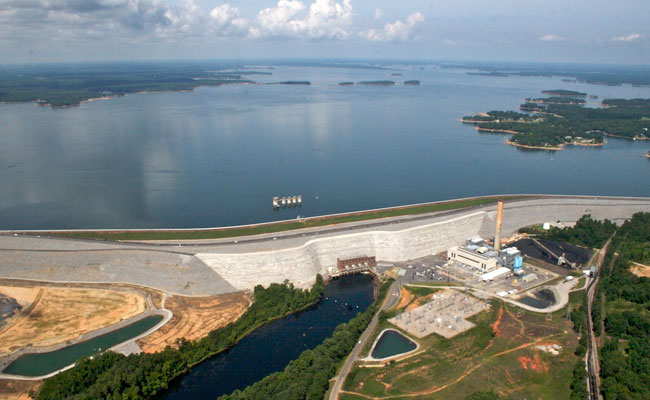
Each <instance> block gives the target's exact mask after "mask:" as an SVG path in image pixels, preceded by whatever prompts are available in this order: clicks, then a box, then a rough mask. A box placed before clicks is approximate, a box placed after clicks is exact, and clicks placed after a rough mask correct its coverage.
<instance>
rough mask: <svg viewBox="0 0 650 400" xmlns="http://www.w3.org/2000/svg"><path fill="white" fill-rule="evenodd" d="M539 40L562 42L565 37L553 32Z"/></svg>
mask: <svg viewBox="0 0 650 400" xmlns="http://www.w3.org/2000/svg"><path fill="white" fill-rule="evenodd" d="M539 40H541V41H542V42H561V41H563V40H565V39H564V38H563V37H562V36H558V35H555V34H553V33H551V34H548V35H544V36H542V37H540V38H539Z"/></svg>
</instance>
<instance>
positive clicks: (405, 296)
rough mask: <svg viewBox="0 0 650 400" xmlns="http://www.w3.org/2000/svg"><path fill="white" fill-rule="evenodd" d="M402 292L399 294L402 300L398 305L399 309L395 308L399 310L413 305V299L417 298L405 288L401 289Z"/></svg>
mask: <svg viewBox="0 0 650 400" xmlns="http://www.w3.org/2000/svg"><path fill="white" fill-rule="evenodd" d="M400 292H401V293H400V294H399V299H400V300H399V304H398V305H397V307H395V308H397V309H400V308H402V307H406V306H407V305H409V304H410V303H411V301H413V299H414V298H415V296H413V293H411V292H409V291H408V290H407V289H406V288H404V287H403V288H401V289H400Z"/></svg>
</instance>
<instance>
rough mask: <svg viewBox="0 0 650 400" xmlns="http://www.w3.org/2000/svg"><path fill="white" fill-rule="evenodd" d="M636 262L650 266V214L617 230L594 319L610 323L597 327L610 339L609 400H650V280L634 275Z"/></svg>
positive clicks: (604, 351)
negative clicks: (633, 267) (632, 269)
mask: <svg viewBox="0 0 650 400" xmlns="http://www.w3.org/2000/svg"><path fill="white" fill-rule="evenodd" d="M632 262H637V263H641V264H645V265H648V264H650V213H637V214H635V215H634V216H633V217H632V219H631V220H629V221H627V222H625V223H624V224H623V225H622V226H621V227H620V228H619V229H618V230H617V232H616V234H615V236H614V237H613V239H612V243H611V245H610V248H609V251H608V252H607V256H606V258H605V263H604V269H603V271H602V273H601V282H599V287H598V288H597V295H596V296H597V300H598V301H597V302H595V303H594V307H593V318H594V322H596V321H599V322H600V321H602V320H604V326H603V324H602V323H594V330H595V333H597V334H600V335H601V336H603V334H604V337H602V338H601V340H602V341H603V343H604V344H603V346H602V348H601V350H600V367H601V372H600V376H601V392H602V395H603V397H604V399H605V400H609V399H617V400H623V399H649V398H650V279H649V278H646V277H640V276H637V275H634V274H633V273H632V272H630V264H631V263H632ZM597 306H598V307H597ZM603 309H604V314H603V312H602V311H600V310H603ZM603 327H604V331H603Z"/></svg>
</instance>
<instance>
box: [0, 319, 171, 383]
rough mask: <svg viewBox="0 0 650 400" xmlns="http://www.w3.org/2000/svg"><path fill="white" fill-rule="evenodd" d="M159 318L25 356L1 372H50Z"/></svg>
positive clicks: (133, 334) (135, 333)
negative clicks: (52, 349) (53, 349)
mask: <svg viewBox="0 0 650 400" xmlns="http://www.w3.org/2000/svg"><path fill="white" fill-rule="evenodd" d="M162 319H163V317H162V315H152V316H150V317H146V318H143V319H141V320H139V321H137V322H134V323H132V324H129V325H127V326H125V327H123V328H120V329H116V330H114V331H112V332H109V333H107V334H105V335H101V336H97V337H95V338H93V339H90V340H86V341H84V342H80V343H77V344H73V345H71V346H68V347H64V348H62V349H59V350H55V351H50V352H47V353H34V354H25V355H23V356H20V357H19V358H18V359H16V361H14V362H12V363H11V364H9V366H8V367H7V368H5V369H4V371H2V372H3V373H5V374H11V375H23V376H41V375H47V374H49V373H52V372H54V371H56V370H59V369H61V368H64V367H66V366H68V365H70V364H73V363H74V362H76V361H77V360H78V359H79V358H80V357H88V356H91V355H94V354H97V353H99V352H100V351H102V350H105V349H108V348H111V347H113V346H115V345H117V344H120V343H122V342H125V341H127V340H129V339H131V338H133V337H136V336H138V335H140V334H142V333H144V332H146V331H148V330H149V329H151V328H152V327H154V326H155V325H156V324H157V323H159V322H160V321H161V320H162Z"/></svg>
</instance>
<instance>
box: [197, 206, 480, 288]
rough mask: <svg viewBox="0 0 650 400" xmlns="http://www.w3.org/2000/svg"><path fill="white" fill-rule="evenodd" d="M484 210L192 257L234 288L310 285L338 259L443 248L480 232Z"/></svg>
mask: <svg viewBox="0 0 650 400" xmlns="http://www.w3.org/2000/svg"><path fill="white" fill-rule="evenodd" d="M486 215H487V213H486V212H485V211H478V212H474V213H471V214H468V215H463V216H459V217H455V218H451V219H448V220H446V221H442V222H435V223H430V224H426V225H422V226H417V227H414V228H409V229H403V230H399V231H370V232H359V233H350V234H342V235H336V236H330V237H324V238H318V239H313V240H310V241H308V242H307V243H305V244H303V245H302V246H299V247H294V248H288V249H280V250H272V251H260V252H249V253H236V254H215V253H199V254H197V255H196V256H197V257H198V258H199V259H201V260H202V261H203V262H204V263H206V264H207V265H208V266H210V267H211V268H213V269H214V270H215V272H217V273H218V274H219V275H220V276H221V277H223V278H224V279H225V280H226V281H227V282H229V283H230V284H231V285H233V286H235V287H236V288H238V289H242V290H244V289H252V288H253V287H254V286H255V285H258V284H261V285H268V284H270V283H273V282H282V281H284V280H285V279H288V280H290V281H292V282H293V283H294V284H296V285H297V286H308V285H310V284H311V283H312V282H313V280H314V278H315V276H316V274H317V273H323V272H325V268H326V267H329V266H333V265H336V259H337V258H354V257H359V256H363V255H373V256H376V257H377V259H379V260H382V261H400V260H408V259H413V258H418V257H423V256H426V255H429V254H432V253H437V252H441V251H444V250H446V249H447V248H448V247H450V246H452V245H454V244H458V243H461V242H463V241H464V239H465V238H466V237H469V236H473V235H476V234H478V233H479V230H480V229H481V226H482V225H483V221H484V219H485V217H486Z"/></svg>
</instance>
